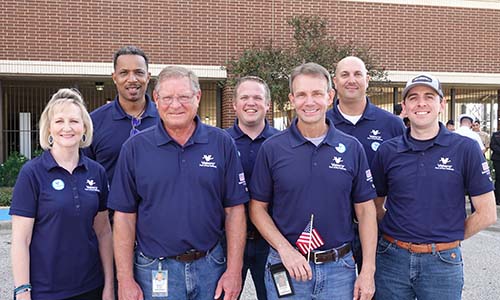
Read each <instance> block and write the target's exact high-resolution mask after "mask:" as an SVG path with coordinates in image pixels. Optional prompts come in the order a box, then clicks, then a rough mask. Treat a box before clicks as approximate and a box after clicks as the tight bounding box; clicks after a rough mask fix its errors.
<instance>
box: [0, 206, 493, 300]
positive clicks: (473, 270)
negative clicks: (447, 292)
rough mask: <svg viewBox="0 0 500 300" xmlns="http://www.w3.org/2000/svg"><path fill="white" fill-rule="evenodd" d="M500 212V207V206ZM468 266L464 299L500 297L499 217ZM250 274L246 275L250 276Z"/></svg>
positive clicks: (8, 285) (1, 260) (2, 257)
mask: <svg viewBox="0 0 500 300" xmlns="http://www.w3.org/2000/svg"><path fill="white" fill-rule="evenodd" d="M497 211H498V215H499V216H500V207H497ZM10 239H11V230H10V224H7V223H4V224H1V225H0V279H1V280H0V299H2V300H4V299H5V300H7V299H11V298H12V288H13V282H12V272H11V264H10V253H9V251H10ZM462 250H463V256H464V269H465V285H464V290H463V297H462V299H464V300H482V299H485V300H486V299H488V300H489V299H500V220H497V222H496V224H494V225H493V226H491V227H489V228H488V229H486V230H484V231H482V232H480V233H478V234H476V235H475V236H473V237H472V238H470V239H468V240H466V241H464V242H463V243H462ZM250 278H251V276H247V280H249V279H250ZM249 283H250V284H246V285H245V289H244V293H243V297H242V299H243V300H254V299H257V298H256V296H255V291H254V289H253V285H252V284H251V282H249Z"/></svg>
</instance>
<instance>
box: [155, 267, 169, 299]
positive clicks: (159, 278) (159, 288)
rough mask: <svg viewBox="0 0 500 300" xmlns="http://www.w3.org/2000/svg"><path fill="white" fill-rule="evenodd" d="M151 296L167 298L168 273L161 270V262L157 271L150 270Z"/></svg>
mask: <svg viewBox="0 0 500 300" xmlns="http://www.w3.org/2000/svg"><path fill="white" fill-rule="evenodd" d="M151 273H152V274H151V275H152V283H153V284H152V288H153V291H152V296H153V297H167V296H168V271H167V270H162V269H161V261H160V262H159V264H158V270H152V271H151Z"/></svg>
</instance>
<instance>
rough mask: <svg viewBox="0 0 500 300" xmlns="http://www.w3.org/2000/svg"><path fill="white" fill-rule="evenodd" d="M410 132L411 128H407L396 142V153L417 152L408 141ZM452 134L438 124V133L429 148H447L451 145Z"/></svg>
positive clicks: (409, 140)
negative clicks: (437, 146)
mask: <svg viewBox="0 0 500 300" xmlns="http://www.w3.org/2000/svg"><path fill="white" fill-rule="evenodd" d="M410 131H411V128H407V129H406V131H405V133H404V134H403V135H402V137H401V138H400V139H399V141H398V146H397V151H398V152H406V151H409V150H413V151H417V150H416V147H415V145H414V143H413V142H412V141H411V139H410ZM452 135H453V133H452V132H451V131H449V130H448V129H446V127H445V126H444V125H443V123H441V122H439V132H438V134H437V136H436V138H435V139H434V141H433V142H432V144H431V145H430V146H434V145H439V146H443V147H446V146H449V145H450V144H451V138H452Z"/></svg>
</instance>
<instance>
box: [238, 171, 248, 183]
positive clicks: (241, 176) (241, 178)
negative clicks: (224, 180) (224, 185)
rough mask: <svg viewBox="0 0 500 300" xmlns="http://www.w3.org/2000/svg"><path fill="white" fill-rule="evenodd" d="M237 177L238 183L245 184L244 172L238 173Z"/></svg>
mask: <svg viewBox="0 0 500 300" xmlns="http://www.w3.org/2000/svg"><path fill="white" fill-rule="evenodd" d="M238 179H239V182H238V184H242V185H247V182H246V180H245V173H239V174H238Z"/></svg>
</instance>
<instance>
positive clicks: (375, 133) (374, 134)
mask: <svg viewBox="0 0 500 300" xmlns="http://www.w3.org/2000/svg"><path fill="white" fill-rule="evenodd" d="M381 134H382V132H381V131H380V130H379V129H372V130H371V131H370V135H368V139H369V140H374V141H383V140H384V139H383V138H382V136H381Z"/></svg>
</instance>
